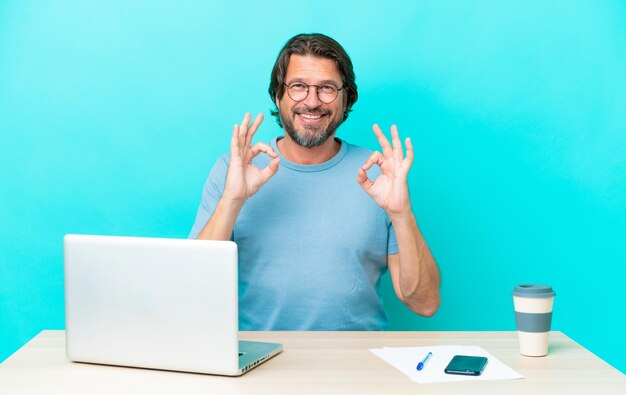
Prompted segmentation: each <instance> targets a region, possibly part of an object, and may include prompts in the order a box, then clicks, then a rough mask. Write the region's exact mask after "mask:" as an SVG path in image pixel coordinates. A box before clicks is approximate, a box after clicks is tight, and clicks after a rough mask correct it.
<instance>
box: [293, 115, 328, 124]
mask: <svg viewBox="0 0 626 395" xmlns="http://www.w3.org/2000/svg"><path fill="white" fill-rule="evenodd" d="M296 115H297V116H298V117H299V118H300V120H301V121H302V122H303V123H304V124H307V125H313V124H317V123H319V122H321V120H322V118H323V117H325V116H326V115H327V114H320V113H314V114H311V113H306V112H301V113H296Z"/></svg>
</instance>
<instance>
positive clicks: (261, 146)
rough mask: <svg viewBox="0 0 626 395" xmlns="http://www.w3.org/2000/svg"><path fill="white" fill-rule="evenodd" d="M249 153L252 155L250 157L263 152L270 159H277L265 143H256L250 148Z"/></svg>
mask: <svg viewBox="0 0 626 395" xmlns="http://www.w3.org/2000/svg"><path fill="white" fill-rule="evenodd" d="M250 152H251V153H252V157H255V156H257V155H258V154H260V153H261V152H265V153H266V154H267V155H268V156H269V157H271V158H278V155H276V152H274V149H273V148H272V147H270V146H269V145H267V144H265V143H261V142H259V143H256V144H254V145H253V146H252V147H251V148H250Z"/></svg>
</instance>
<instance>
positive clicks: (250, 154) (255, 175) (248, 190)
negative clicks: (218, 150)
mask: <svg viewBox="0 0 626 395" xmlns="http://www.w3.org/2000/svg"><path fill="white" fill-rule="evenodd" d="M250 119H251V115H250V113H246V115H245V116H244V118H243V121H242V122H241V125H235V126H234V128H233V136H232V138H231V140H230V164H229V165H228V172H227V173H226V185H225V186H224V194H223V195H222V199H227V200H229V203H231V204H234V205H236V206H239V207H241V206H243V204H244V203H245V202H246V200H247V199H248V198H249V197H250V196H252V195H254V194H255V193H256V192H257V191H258V190H259V188H261V187H262V186H263V184H265V183H266V182H267V181H268V180H269V179H270V178H271V177H272V176H273V175H274V174H276V172H277V171H278V164H279V162H280V159H279V158H278V155H276V153H275V152H274V150H273V149H272V147H270V146H269V145H267V144H264V143H256V144H254V145H253V146H251V145H250V144H251V142H252V137H253V136H254V133H256V131H257V129H258V128H259V125H261V122H263V114H261V113H259V115H257V117H256V118H255V120H254V122H252V124H251V125H250ZM261 152H264V153H265V154H267V155H268V156H269V157H270V158H272V160H271V162H270V163H269V164H268V165H267V166H266V167H265V168H263V169H259V168H258V167H257V166H255V165H254V164H253V163H252V159H253V158H254V157H256V156H257V155H259V154H260V153H261Z"/></svg>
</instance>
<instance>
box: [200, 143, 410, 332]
mask: <svg viewBox="0 0 626 395" xmlns="http://www.w3.org/2000/svg"><path fill="white" fill-rule="evenodd" d="M276 141H277V139H275V140H273V141H271V142H270V145H271V146H272V148H273V149H274V152H276V153H277V154H278V156H279V157H280V166H279V169H278V172H277V173H276V174H275V175H274V176H273V177H272V178H271V179H270V180H269V181H268V182H267V183H266V184H265V185H263V186H262V187H261V189H259V191H258V192H257V193H256V194H255V195H253V196H252V197H250V198H249V199H248V200H247V201H246V203H245V204H244V206H243V208H242V209H241V212H240V214H239V217H238V218H237V221H236V223H235V228H234V230H233V234H232V240H233V241H235V242H236V243H237V246H238V251H239V329H240V330H381V329H385V328H386V327H387V315H386V313H385V310H384V308H383V305H382V302H381V299H380V295H379V292H378V285H379V281H380V278H381V276H382V275H383V274H384V273H385V271H386V270H387V255H388V254H396V253H397V252H398V246H397V243H396V239H395V235H394V232H393V228H392V225H391V221H390V219H389V217H388V216H387V213H386V212H385V211H384V210H383V209H382V208H380V207H379V206H378V205H377V204H376V203H375V202H374V200H373V199H372V198H371V197H370V196H369V195H367V193H365V191H363V189H362V188H361V186H360V185H359V184H358V182H357V181H356V177H357V174H358V169H359V167H361V166H362V165H363V164H364V163H365V161H366V160H367V158H368V157H369V156H370V155H371V153H372V151H371V150H369V149H366V148H362V147H357V146H355V145H351V144H349V143H347V142H345V141H342V140H339V139H337V141H339V142H340V143H341V148H340V150H339V152H338V153H337V155H335V156H334V157H333V158H332V159H330V160H329V161H327V162H324V163H321V164H317V165H301V164H297V163H293V162H289V161H287V160H286V159H285V158H284V157H283V156H282V155H281V154H280V151H279V150H278V148H277V147H276ZM229 160H230V156H229V155H228V154H226V155H223V156H222V157H220V158H219V159H218V161H217V163H216V164H215V165H214V166H213V169H212V170H211V172H210V174H209V177H208V179H207V181H206V184H205V185H204V190H203V194H202V202H201V204H200V208H199V209H198V214H197V217H196V222H195V224H194V226H193V229H192V230H191V233H190V234H189V237H190V238H195V237H196V236H197V235H198V233H199V232H200V231H201V230H202V228H203V227H204V226H205V225H206V223H207V222H208V220H209V218H210V217H211V215H212V213H213V210H214V209H215V207H216V205H217V203H218V201H219V199H220V197H221V196H222V192H223V190H224V183H225V180H226V171H227V169H228V162H229ZM269 161H270V158H269V157H268V156H267V155H264V154H261V155H259V156H257V157H256V158H255V159H254V164H255V165H256V166H258V167H259V168H263V167H265V166H267V164H268V163H269ZM379 174H380V169H378V168H377V167H374V168H372V169H371V170H370V171H369V172H368V175H369V176H370V178H371V179H374V178H376V177H377V176H378V175H379Z"/></svg>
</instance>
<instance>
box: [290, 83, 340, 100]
mask: <svg viewBox="0 0 626 395" xmlns="http://www.w3.org/2000/svg"><path fill="white" fill-rule="evenodd" d="M293 84H302V85H305V86H306V95H305V96H304V97H303V98H302V99H300V100H296V99H294V98H293V97H291V95H290V94H289V87H290V86H291V85H293ZM283 85H284V86H286V87H287V96H289V98H290V99H291V100H293V101H295V102H297V103H300V102H302V101H305V100H306V98H307V97H309V92H310V91H311V89H310V88H311V87H312V86H314V87H315V94H316V95H317V99H318V100H319V101H321V102H322V103H324V104H330V103H333V102H334V101H335V100H337V98H338V97H339V92H341V91H342V90H343V89H344V88H345V87H346V85H345V84H344V85H343V86H342V87H341V88H337V87H336V86H334V85H333V84H328V83H327V84H321V85H313V84H307V83H305V82H302V81H294V82H292V83H291V84H286V83H284V82H283ZM324 85H329V86H333V87H334V88H335V89H337V94H336V95H335V98H334V99H333V100H331V101H329V102H328V103H326V102H325V101H323V100H322V99H321V98H320V89H319V88H320V86H324Z"/></svg>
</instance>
